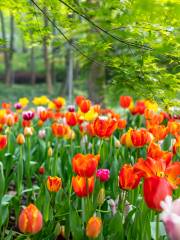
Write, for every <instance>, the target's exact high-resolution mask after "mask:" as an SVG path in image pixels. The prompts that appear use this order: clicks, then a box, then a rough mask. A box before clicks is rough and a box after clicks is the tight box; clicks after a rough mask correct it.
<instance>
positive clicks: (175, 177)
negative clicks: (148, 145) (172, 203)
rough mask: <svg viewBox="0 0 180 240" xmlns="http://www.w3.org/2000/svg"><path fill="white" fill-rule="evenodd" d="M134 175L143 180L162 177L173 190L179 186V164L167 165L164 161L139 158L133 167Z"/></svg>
mask: <svg viewBox="0 0 180 240" xmlns="http://www.w3.org/2000/svg"><path fill="white" fill-rule="evenodd" d="M134 170H135V172H136V173H138V174H141V175H142V176H143V177H144V178H149V177H156V176H158V177H162V178H165V179H166V180H167V181H168V182H169V184H170V185H171V187H172V188H173V189H175V188H177V186H178V185H180V162H173V163H171V162H170V163H167V162H166V161H165V160H164V159H162V158H161V159H158V160H156V159H153V158H147V159H146V160H144V159H142V158H140V159H138V162H137V163H136V164H135V165H134Z"/></svg>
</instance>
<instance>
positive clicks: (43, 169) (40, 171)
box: [39, 166, 45, 175]
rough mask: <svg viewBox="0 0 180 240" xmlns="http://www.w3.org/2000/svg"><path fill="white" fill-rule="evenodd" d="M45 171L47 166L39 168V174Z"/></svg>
mask: <svg viewBox="0 0 180 240" xmlns="http://www.w3.org/2000/svg"><path fill="white" fill-rule="evenodd" d="M44 173H45V168H44V167H43V166H42V167H40V168H39V174H41V175H43V174H44Z"/></svg>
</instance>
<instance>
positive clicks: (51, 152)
mask: <svg viewBox="0 0 180 240" xmlns="http://www.w3.org/2000/svg"><path fill="white" fill-rule="evenodd" d="M52 155H53V150H52V147H49V148H48V157H52Z"/></svg>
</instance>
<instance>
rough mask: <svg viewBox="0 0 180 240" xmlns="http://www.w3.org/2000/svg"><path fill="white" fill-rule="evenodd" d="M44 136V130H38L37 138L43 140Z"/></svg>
mask: <svg viewBox="0 0 180 240" xmlns="http://www.w3.org/2000/svg"><path fill="white" fill-rule="evenodd" d="M45 136H46V130H45V129H41V130H39V132H38V137H39V138H41V139H43V138H45Z"/></svg>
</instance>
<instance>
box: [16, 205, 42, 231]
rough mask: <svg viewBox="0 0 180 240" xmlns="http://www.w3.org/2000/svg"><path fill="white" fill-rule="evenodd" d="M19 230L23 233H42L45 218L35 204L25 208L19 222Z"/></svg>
mask: <svg viewBox="0 0 180 240" xmlns="http://www.w3.org/2000/svg"><path fill="white" fill-rule="evenodd" d="M18 225H19V229H20V231H21V232H22V233H31V234H35V233H37V232H39V231H41V229H42V226H43V218H42V214H41V212H40V211H39V210H38V209H37V207H36V206H35V205H33V204H29V205H28V206H27V207H26V208H24V209H23V210H22V212H21V214H20V216H19V220H18Z"/></svg>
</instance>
